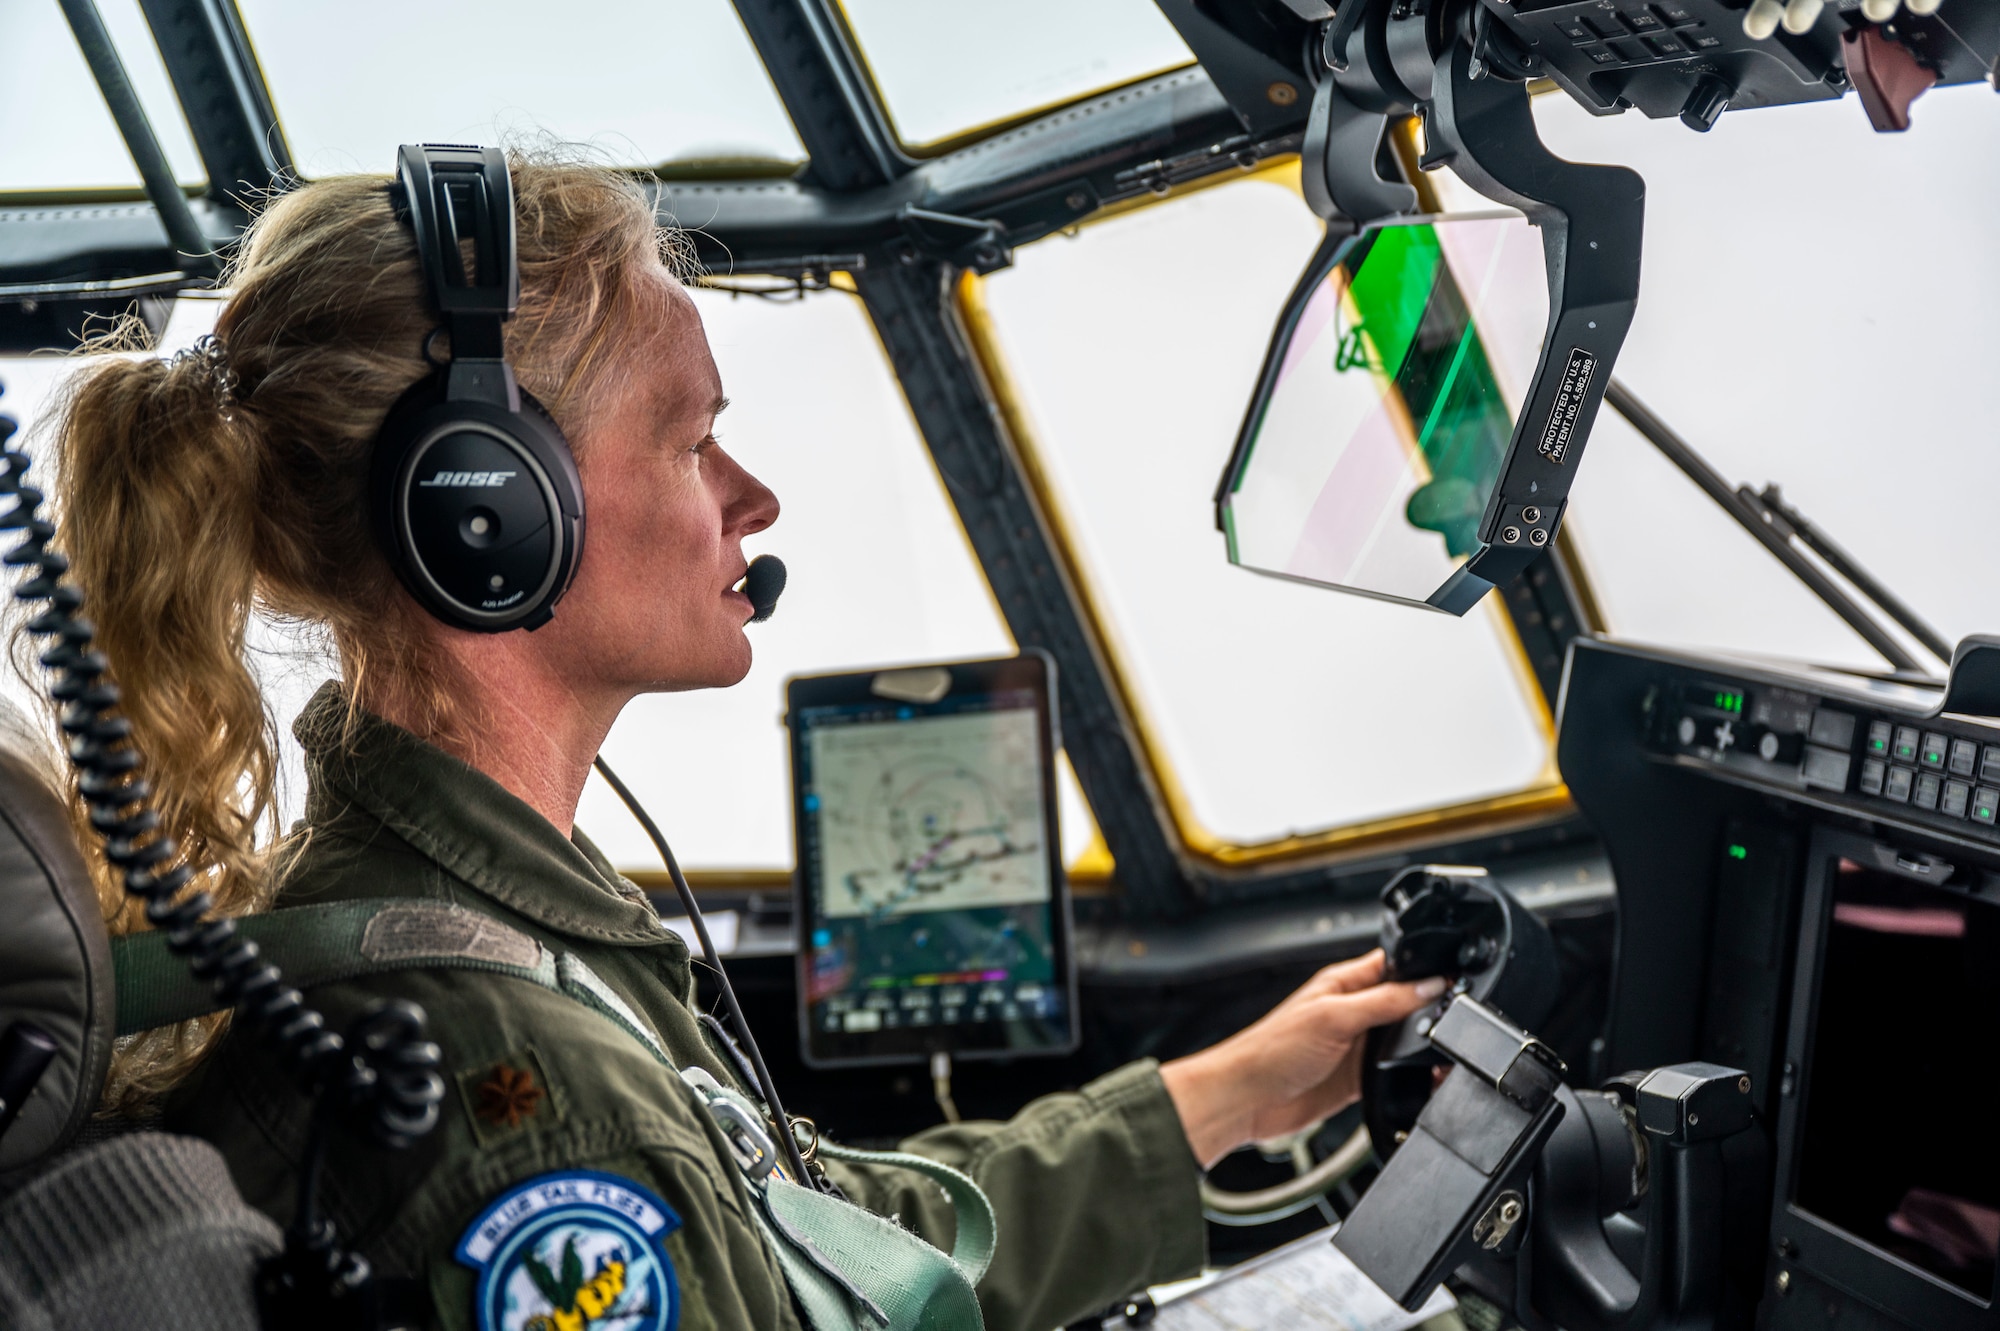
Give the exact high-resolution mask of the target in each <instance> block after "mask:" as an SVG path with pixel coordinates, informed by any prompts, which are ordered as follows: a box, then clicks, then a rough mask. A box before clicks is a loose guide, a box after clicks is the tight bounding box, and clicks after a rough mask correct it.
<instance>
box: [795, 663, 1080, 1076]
mask: <svg viewBox="0 0 2000 1331" xmlns="http://www.w3.org/2000/svg"><path fill="white" fill-rule="evenodd" d="M834 678H835V679H838V678H840V677H834ZM812 683H818V684H822V685H825V684H826V683H827V681H797V682H795V685H794V687H795V689H796V688H797V687H798V686H799V685H801V684H812ZM794 704H795V705H794V708H793V711H792V713H791V720H792V725H793V732H794V742H793V755H794V757H793V761H794V776H795V783H796V785H797V801H796V808H797V811H798V816H799V819H800V824H799V846H800V860H799V864H800V870H801V877H802V882H801V887H802V902H801V904H802V906H803V908H804V909H803V910H802V912H801V914H802V918H803V920H804V922H805V927H806V933H805V937H804V938H803V939H802V940H801V941H802V942H803V943H804V946H803V947H802V949H801V976H800V978H801V986H800V988H801V1002H802V1004H803V1006H804V1009H805V1010H804V1012H803V1013H802V1016H803V1017H804V1020H805V1026H806V1033H807V1046H808V1056H809V1057H813V1058H815V1060H816V1061H849V1060H866V1059H870V1058H884V1057H899V1056H901V1057H907V1056H909V1055H911V1054H923V1053H928V1052H932V1051H938V1050H942V1051H945V1052H954V1053H957V1052H968V1051H970V1052H979V1051H987V1052H994V1053H1000V1052H1020V1051H1024V1050H1035V1049H1051V1050H1053V1049H1059V1048H1062V1047H1066V1045H1067V1042H1068V1041H1069V1040H1070V1038H1071V1027H1072V1015H1073V1014H1072V1012H1071V1004H1070V1001H1069V998H1068V978H1069V975H1068V972H1069V963H1068V955H1067V936H1066V932H1067V931H1066V920H1067V911H1066V909H1058V907H1059V905H1060V904H1061V902H1062V885H1061V868H1060V861H1059V860H1058V859H1057V857H1056V851H1055V848H1056V847H1057V846H1058V845H1059V841H1058V838H1057V832H1056V827H1055V819H1054V809H1053V803H1052V800H1051V798H1050V795H1051V791H1050V782H1049V777H1050V772H1051V766H1050V761H1051V756H1050V752H1049V750H1050V743H1049V738H1048V735H1047V729H1048V725H1049V722H1048V718H1047V714H1046V705H1047V704H1046V697H1045V695H1044V694H1043V693H1042V692H1041V691H1039V690H1036V689H1032V688H1021V689H998V690H994V691H990V692H989V691H984V690H981V691H976V692H974V691H968V692H963V693H953V694H952V695H950V696H946V697H941V698H938V699H937V700H935V701H933V702H930V703H921V702H907V701H900V702H899V701H894V700H885V699H881V698H874V697H871V698H869V699H868V700H866V701H852V702H829V703H828V704H827V705H820V706H799V705H797V704H798V699H796V698H795V700H794Z"/></svg>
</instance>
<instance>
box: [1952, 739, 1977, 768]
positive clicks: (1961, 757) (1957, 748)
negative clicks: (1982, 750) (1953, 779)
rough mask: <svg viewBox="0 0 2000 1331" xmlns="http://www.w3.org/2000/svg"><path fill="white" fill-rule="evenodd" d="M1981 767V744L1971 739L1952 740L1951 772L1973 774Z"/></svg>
mask: <svg viewBox="0 0 2000 1331" xmlns="http://www.w3.org/2000/svg"><path fill="white" fill-rule="evenodd" d="M1978 767H1979V746H1978V745H1977V744H1974V743H1973V742H1972V741H1971V740H1969V739H1955V740H1953V741H1952V742H1951V774H1952V775H1953V776H1971V775H1972V774H1973V772H1975V771H1976V770H1978Z"/></svg>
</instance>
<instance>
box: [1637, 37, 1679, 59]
mask: <svg viewBox="0 0 2000 1331" xmlns="http://www.w3.org/2000/svg"><path fill="white" fill-rule="evenodd" d="M1646 48H1647V49H1648V50H1650V51H1651V52H1652V53H1653V54H1654V55H1656V56H1658V57H1660V59H1662V60H1678V59H1680V58H1681V57H1682V56H1684V55H1686V54H1687V52H1685V51H1683V50H1682V49H1681V44H1680V43H1679V42H1677V41H1675V40H1674V39H1673V38H1672V37H1670V36H1666V35H1664V34H1663V35H1661V36H1658V37H1648V38H1646Z"/></svg>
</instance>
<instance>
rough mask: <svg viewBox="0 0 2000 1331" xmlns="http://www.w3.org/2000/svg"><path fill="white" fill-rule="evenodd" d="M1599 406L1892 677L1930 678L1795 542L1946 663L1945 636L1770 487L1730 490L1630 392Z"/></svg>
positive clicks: (1609, 395)
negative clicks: (1660, 456)
mask: <svg viewBox="0 0 2000 1331" xmlns="http://www.w3.org/2000/svg"><path fill="white" fill-rule="evenodd" d="M1604 400H1605V402H1606V403H1608V404H1609V405H1610V407H1611V409H1612V410H1614V411H1616V412H1617V413H1618V414H1619V415H1620V416H1623V417H1624V418H1625V419H1626V421H1627V422H1629V423H1630V424H1631V426H1632V428H1633V429H1635V430H1637V431H1638V432H1639V433H1640V435H1641V436H1642V437H1644V438H1645V440H1646V442H1648V443H1650V444H1651V445H1652V446H1653V447H1655V448H1657V449H1659V450H1660V452H1662V453H1664V454H1665V455H1666V458H1667V461H1669V462H1671V463H1673V464H1674V465H1675V466H1676V467H1679V468H1680V469H1681V471H1682V472H1684V473H1685V474H1686V475H1687V478H1688V479H1689V480H1691V481H1693V482H1694V483H1695V484H1696V485H1697V486H1699V487H1700V488H1701V490H1702V492H1703V493H1704V494H1706V495H1707V496H1708V497H1709V498H1710V499H1713V500H1714V501H1715V502H1716V504H1717V505H1718V506H1719V507H1720V508H1721V509H1722V511H1723V512H1725V513H1727V514H1728V515H1729V516H1730V517H1732V518H1735V519H1736V521H1737V523H1738V524H1739V525H1740V526H1741V527H1742V528H1743V530H1745V531H1747V532H1749V533H1750V534H1751V535H1752V536H1754V537H1755V538H1757V540H1758V541H1759V542H1760V543H1762V545H1763V546H1764V548H1765V549H1767V550H1769V551H1770V552H1771V554H1772V555H1773V556H1774V557H1775V558H1776V559H1777V560H1778V562H1779V563H1781V564H1783V565H1784V566H1785V567H1786V568H1787V569H1789V570H1791V573H1792V576H1794V577H1796V578H1797V579H1798V580H1799V581H1800V582H1803V583H1804V584H1805V585H1806V587H1807V588H1808V589H1809V590H1810V591H1811V592H1812V593H1813V595H1815V596H1817V597H1819V599H1820V600H1822V601H1824V602H1825V603H1826V605H1827V607H1828V608H1829V609H1831V610H1832V611H1833V612H1834V613H1835V614H1836V615H1839V616H1840V617H1841V619H1842V620H1844V621H1845V622H1846V624H1847V626H1848V627H1849V628H1851V629H1853V630H1854V631H1855V632H1856V633H1858V634H1860V635H1861V637H1862V638H1863V639H1864V640H1865V641H1866V642H1867V643H1868V645H1869V646H1870V647H1873V648H1874V649H1875V650H1876V651H1878V652H1880V653H1881V654H1882V656H1883V658H1884V659H1885V660H1887V661H1888V662H1889V664H1890V665H1891V666H1893V667H1895V668H1896V669H1897V670H1903V671H1909V672H1910V673H1912V674H1918V675H1927V674H1930V673H1931V672H1930V671H1928V670H1926V669H1924V667H1923V666H1922V665H1921V664H1919V663H1918V661H1917V658H1916V657H1914V656H1912V655H1910V653H1909V652H1908V651H1907V650H1906V649H1905V648H1904V646H1903V644H1902V643H1901V642H1899V641H1897V640H1896V638H1895V636H1894V635H1893V634H1891V633H1890V632H1889V631H1888V630H1887V629H1886V628H1884V627H1883V626H1882V624H1881V622H1880V621H1878V620H1877V619H1876V618H1875V616H1873V615H1871V614H1869V612H1868V610H1867V608H1866V607H1864V606H1863V605H1862V604H1861V603H1860V602H1859V601H1857V600H1855V599H1854V598H1853V597H1852V596H1849V595H1848V594H1847V592H1846V591H1844V590H1843V589H1842V588H1841V587H1840V585H1839V584H1838V583H1836V582H1835V581H1834V580H1833V579H1832V578H1830V577H1828V576H1827V575H1826V572H1825V570H1823V569H1821V568H1820V566H1819V565H1818V564H1815V563H1814V562H1813V561H1812V560H1811V559H1808V558H1807V557H1806V555H1805V554H1804V552H1802V551H1801V550H1800V549H1799V548H1798V546H1797V545H1795V544H1793V541H1794V540H1797V541H1799V542H1801V543H1803V544H1804V545H1805V546H1806V548H1807V549H1809V550H1811V551H1812V552H1813V553H1814V554H1816V555H1818V556H1819V557H1820V558H1821V559H1823V560H1825V561H1826V563H1827V565H1828V567H1830V568H1832V569H1833V571H1834V572H1836V573H1838V574H1839V575H1840V576H1841V577H1843V578H1845V579H1846V580H1847V581H1848V582H1849V583H1850V584H1852V585H1853V587H1854V588H1855V590H1857V591H1859V592H1860V593H1861V594H1862V595H1863V596H1865V597H1867V598H1868V600H1870V601H1872V602H1874V604H1875V605H1876V606H1877V607H1878V608H1880V610H1881V611H1882V612H1883V613H1884V614H1886V615H1887V616H1888V617H1889V618H1890V619H1893V620H1894V621H1896V623H1897V624H1899V625H1901V626H1902V627H1903V629H1904V630H1905V631H1907V632H1908V633H1909V635H1910V636H1911V637H1913V638H1915V639H1916V640H1917V641H1918V642H1920V643H1922V644H1923V646H1924V649H1925V650H1926V651H1928V652H1931V653H1932V654H1934V655H1935V656H1936V657H1937V658H1938V660H1940V661H1944V662H1947V663H1949V662H1950V660H1951V644H1950V643H1948V642H1946V641H1945V639H1944V635H1943V634H1941V633H1939V632H1938V631H1937V630H1936V629H1934V628H1932V627H1931V626H1930V624H1928V623H1927V622H1925V620H1924V619H1923V618H1922V617H1921V616H1919V615H1918V614H1917V612H1916V611H1914V610H1912V609H1911V608H1910V607H1909V605H1908V604H1906V603H1905V602H1904V601H1903V600H1902V598H1900V597H1898V596H1897V595H1896V594H1895V593H1894V592H1891V591H1890V590H1889V589H1888V588H1887V587H1885V586H1883V585H1882V583H1881V582H1880V581H1879V580H1878V579H1877V578H1876V577H1875V576H1874V575H1873V574H1871V573H1869V572H1868V571H1867V570H1866V569H1864V568H1862V567H1861V565H1860V564H1859V563H1858V562H1856V560H1855V558H1854V556H1853V555H1850V554H1849V553H1847V551H1846V550H1844V549H1843V548H1841V546H1840V545H1839V544H1838V543H1836V542H1835V541H1834V540H1833V538H1832V537H1830V536H1828V535H1827V534H1826V533H1825V532H1823V531H1821V530H1820V529H1819V528H1818V527H1816V526H1814V525H1813V524H1812V523H1811V522H1809V521H1807V519H1806V517H1805V515H1804V514H1802V513H1800V512H1799V511H1798V510H1797V509H1795V508H1793V507H1792V506H1791V505H1789V504H1787V503H1786V502H1785V500H1784V496H1783V495H1782V494H1781V493H1780V492H1779V489H1778V487H1777V486H1776V485H1766V486H1765V487H1764V488H1763V490H1762V491H1757V490H1753V489H1751V488H1750V487H1749V486H1747V485H1743V486H1736V487H1732V486H1731V485H1730V484H1729V482H1728V480H1726V479H1725V478H1724V477H1723V475H1722V473H1721V472H1719V471H1717V470H1716V469H1715V468H1714V467H1711V466H1709V465H1708V461H1707V459H1705V458H1703V457H1702V456H1701V454H1699V453H1697V452H1695V451H1694V448H1693V447H1692V446H1691V445H1690V444H1689V443H1688V442H1687V440H1685V439H1683V438H1681V437H1680V436H1679V435H1677V434H1675V433H1674V432H1673V431H1672V430H1671V429H1669V428H1668V427H1667V423H1666V422H1665V421H1663V420H1661V419H1660V418H1659V417H1658V416H1656V415H1654V414H1653V412H1652V411H1651V409H1650V408H1648V407H1647V406H1646V404H1645V403H1643V402H1641V401H1639V399H1638V398H1636V397H1634V396H1633V395H1632V390H1631V389H1629V388H1627V387H1625V385H1624V384H1622V383H1620V382H1619V381H1618V380H1616V379H1613V380H1612V381H1611V382H1610V384H1609V385H1608V386H1607V387H1606V388H1605V390H1604Z"/></svg>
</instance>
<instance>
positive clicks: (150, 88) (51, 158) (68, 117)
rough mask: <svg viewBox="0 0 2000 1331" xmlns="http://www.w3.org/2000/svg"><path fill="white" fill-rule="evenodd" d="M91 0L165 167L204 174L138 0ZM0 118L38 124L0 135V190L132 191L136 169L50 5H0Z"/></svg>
mask: <svg viewBox="0 0 2000 1331" xmlns="http://www.w3.org/2000/svg"><path fill="white" fill-rule="evenodd" d="M97 9H98V12H99V13H100V14H101V15H102V16H103V18H104V26H105V28H106V29H107V30H108V31H109V32H110V34H111V40H112V43H113V45H114V46H115V47H116V49H117V52H118V58H119V60H120V61H121V62H122V63H123V64H124V66H125V73H126V76H127V77H128V78H130V79H131V80H132V86H133V89H134V90H135V91H136V92H137V93H138V95H139V101H140V104H141V105H142V106H143V107H144V108H145V111H146V117H147V119H148V120H149V121H150V122H151V123H152V127H153V133H154V135H155V136H157V137H158V139H159V141H160V147H161V149H162V150H163V151H164V152H165V153H166V155H167V164H168V165H169V166H171V167H172V168H173V172H174V177H175V178H176V179H177V180H179V181H180V182H181V184H182V185H187V186H199V185H201V184H202V183H203V182H204V181H205V180H206V179H207V177H206V175H205V174H204V172H203V170H202V165H201V158H200V157H199V156H198V155H197V154H196V153H195V148H194V138H193V136H192V135H191V134H190V133H189V132H188V126H187V119H186V117H185V116H183V115H182V114H181V108H180V103H179V102H178V101H176V100H175V99H174V92H173V85H172V84H171V83H170V82H168V80H167V71H166V66H165V65H164V64H162V63H161V60H160V51H159V48H158V47H157V46H155V45H154V44H153V36H152V33H151V32H150V31H149V30H148V29H147V27H146V20H145V18H144V17H143V16H142V15H141V14H140V12H139V4H138V0H100V3H99V4H98V6H97ZM51 108H60V122H59V124H55V123H54V122H51V121H50V120H49V117H50V115H51ZM0 125H11V126H16V127H19V126H24V125H40V126H44V128H41V129H37V130H35V131H33V132H27V133H21V132H16V133H11V134H4V135H0V193H6V194H24V193H42V192H48V193H54V194H57V195H78V194H87V193H91V192H94V191H100V190H118V191H130V192H131V193H132V194H133V195H135V196H136V195H137V194H138V192H139V190H140V188H141V186H140V182H139V169H138V168H137V167H136V166H134V165H133V164H132V155H131V154H130V153H129V152H127V151H126V149H125V141H124V139H122V138H120V137H119V134H118V126H117V125H116V124H115V123H114V122H113V121H112V119H111V112H110V111H109V110H107V109H106V108H105V105H104V98H103V96H102V94H100V93H99V92H98V90H97V84H96V82H95V81H93V80H92V78H91V76H90V67H89V66H88V65H86V64H85V63H84V59H83V53H82V52H81V51H80V50H78V49H77V44H76V37H75V35H74V34H73V33H72V32H71V31H70V27H69V24H68V23H67V22H65V21H64V19H63V12H62V8H61V7H60V6H58V5H53V4H24V5H23V4H10V5H0Z"/></svg>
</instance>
